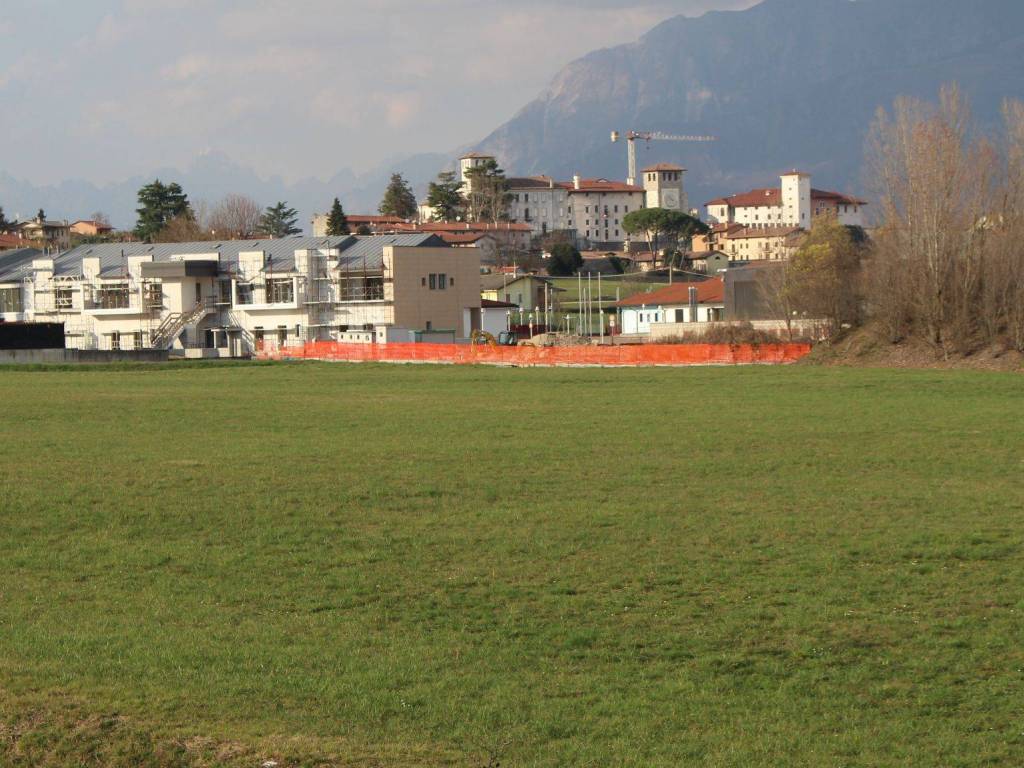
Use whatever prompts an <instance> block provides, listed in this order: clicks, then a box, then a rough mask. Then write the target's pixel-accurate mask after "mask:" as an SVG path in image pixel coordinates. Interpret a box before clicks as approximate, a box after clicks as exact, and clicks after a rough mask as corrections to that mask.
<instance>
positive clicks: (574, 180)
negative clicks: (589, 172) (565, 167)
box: [572, 174, 580, 189]
mask: <svg viewBox="0 0 1024 768" xmlns="http://www.w3.org/2000/svg"><path fill="white" fill-rule="evenodd" d="M572 186H573V189H579V188H580V177H579V174H577V175H575V176H573V177H572Z"/></svg>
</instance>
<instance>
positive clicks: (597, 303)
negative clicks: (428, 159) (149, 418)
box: [0, 134, 868, 358]
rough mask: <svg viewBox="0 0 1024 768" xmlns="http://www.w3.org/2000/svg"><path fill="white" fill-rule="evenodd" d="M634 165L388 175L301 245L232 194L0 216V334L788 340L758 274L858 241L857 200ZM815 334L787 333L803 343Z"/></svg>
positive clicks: (787, 322) (163, 345) (789, 327)
mask: <svg viewBox="0 0 1024 768" xmlns="http://www.w3.org/2000/svg"><path fill="white" fill-rule="evenodd" d="M632 135H634V134H631V136H632ZM637 135H638V134H637ZM613 138H614V137H613ZM634 162H635V161H634V159H633V154H632V147H631V153H630V163H631V166H630V169H629V174H630V176H629V178H627V179H626V180H624V181H619V180H614V179H606V178H589V177H583V176H580V175H574V176H573V178H572V179H569V180H556V179H555V178H553V177H550V176H545V175H537V176H528V177H517V176H508V175H506V174H505V172H504V171H503V170H502V169H501V167H500V166H499V164H498V160H497V158H496V157H493V156H490V155H486V154H481V153H476V152H473V153H468V154H466V155H464V156H463V157H462V158H460V160H459V165H458V168H459V170H458V172H457V173H453V172H442V173H441V174H439V176H438V178H437V180H436V181H435V182H433V183H431V184H430V185H429V188H428V189H427V192H426V195H425V196H424V197H423V198H421V199H419V200H417V198H416V196H415V195H414V193H413V191H412V189H411V188H410V186H409V185H408V184H407V183H406V182H405V180H404V179H403V178H402V177H401V176H400V175H398V174H395V175H394V176H393V177H392V180H391V183H390V185H389V186H388V188H387V190H386V191H385V193H384V197H383V200H382V203H381V205H380V207H379V210H378V211H377V212H376V213H373V214H362V213H360V214H349V213H346V212H345V210H344V207H343V206H342V204H341V201H340V200H338V199H335V200H334V203H333V205H332V206H331V207H330V209H329V211H328V212H327V213H322V214H320V213H318V214H314V215H313V216H312V218H311V221H310V222H309V234H308V235H303V234H302V233H301V231H300V228H299V226H298V215H297V212H296V211H295V210H294V209H291V208H289V207H288V205H287V203H285V202H280V203H278V204H277V205H276V206H270V207H268V208H266V209H262V208H261V207H260V206H259V205H258V204H257V203H256V202H255V201H253V200H250V199H249V198H247V197H245V196H244V195H233V196H229V198H227V199H225V200H224V201H222V202H221V203H220V204H219V205H218V206H216V207H215V208H214V209H213V211H212V212H209V213H203V214H200V213H199V212H197V210H196V208H195V207H194V206H193V204H192V203H191V202H190V201H189V200H188V198H187V195H186V194H185V192H184V191H183V190H181V188H180V187H179V186H178V185H176V184H173V183H171V184H167V185H165V184H162V183H161V182H159V181H156V182H154V183H153V184H151V185H147V187H145V188H144V189H142V190H140V193H139V204H140V208H139V221H138V224H137V226H136V227H135V229H134V230H132V231H117V230H115V228H114V227H113V226H112V225H111V224H110V222H109V220H108V219H107V217H106V216H105V215H104V214H102V213H99V212H97V213H94V214H93V215H91V216H90V217H89V218H88V219H81V220H76V221H73V222H71V221H67V220H54V219H52V218H50V217H47V215H46V213H45V212H44V211H42V210H40V211H39V212H38V214H37V215H36V216H35V217H33V218H31V219H27V220H18V219H17V218H15V220H12V221H8V220H7V219H6V218H3V217H0V222H2V224H0V246H2V247H3V249H4V250H2V251H0V322H3V323H8V324H10V323H33V324H39V323H47V324H54V325H60V326H61V327H62V328H63V336H64V339H63V341H64V345H65V347H66V348H68V349H78V350H102V351H109V352H129V351H143V350H150V351H154V350H155V351H158V352H165V353H166V354H168V355H170V356H172V357H186V358H195V357H249V356H252V355H254V354H257V353H259V352H263V351H266V350H268V349H274V350H286V349H288V348H291V347H298V346H301V345H303V344H306V343H310V342H320V341H334V342H339V343H367V344H388V343H396V342H414V343H429V342H434V343H437V342H447V343H486V344H492V345H493V344H501V345H522V344H528V345H552V344H565V343H573V344H581V343H597V344H644V343H648V342H657V341H663V340H666V339H673V338H681V337H686V336H692V335H694V334H697V335H700V334H706V333H708V332H709V331H710V330H711V329H712V328H718V327H721V326H728V325H730V324H732V325H736V324H743V325H744V327H751V326H753V325H754V324H756V325H757V327H758V329H759V330H761V331H765V332H767V333H769V334H776V335H778V336H781V335H782V334H783V332H785V335H786V338H789V339H792V338H793V331H794V320H793V319H792V318H790V317H788V316H787V317H780V316H779V313H778V312H776V311H774V309H773V306H772V302H771V300H770V297H769V296H768V294H767V293H766V291H765V284H766V283H767V282H768V281H766V279H765V277H764V276H765V274H767V273H766V272H765V267H766V266H768V267H770V266H771V265H772V264H781V263H785V262H786V261H787V260H789V259H790V258H791V257H792V256H793V255H794V254H795V253H796V252H797V250H798V249H799V248H800V247H801V244H802V243H803V242H805V241H806V239H807V237H808V234H809V232H810V231H811V229H812V228H813V227H814V226H815V222H817V221H820V220H824V219H828V220H830V221H833V222H837V223H838V224H840V225H842V226H843V227H846V228H849V229H851V230H855V231H858V232H861V233H862V232H863V231H864V224H865V208H866V207H867V205H868V204H867V202H866V201H864V200H862V199H860V198H857V197H854V196H851V195H846V194H842V193H839V192H833V191H826V190H821V189H817V188H814V187H813V186H812V185H811V177H810V175H808V174H806V173H801V172H799V171H788V172H785V173H782V174H781V175H780V180H779V185H778V186H777V187H771V188H764V189H754V190H750V191H747V192H738V193H735V194H731V195H728V196H724V197H721V198H717V199H714V200H710V201H708V202H707V203H706V204H705V205H704V206H703V209H702V210H699V209H695V208H690V207H689V200H688V195H687V191H686V184H685V178H686V169H685V168H684V167H683V166H682V165H678V164H673V163H664V162H663V163H658V164H655V165H651V166H649V167H645V168H642V169H640V170H639V173H638V172H637V170H636V169H635V168H634V167H633V165H632V164H633V163H634ZM636 176H639V179H638V178H636ZM825 320H826V318H808V317H807V316H806V314H804V316H802V317H799V318H796V320H795V322H796V324H797V328H798V330H799V331H800V334H801V335H803V336H813V335H815V334H818V335H820V334H821V333H822V330H821V327H822V324H823V323H824V321H825Z"/></svg>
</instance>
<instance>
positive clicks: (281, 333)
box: [277, 325, 288, 347]
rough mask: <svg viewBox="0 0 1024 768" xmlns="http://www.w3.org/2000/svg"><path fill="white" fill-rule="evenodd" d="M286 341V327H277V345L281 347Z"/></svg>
mask: <svg viewBox="0 0 1024 768" xmlns="http://www.w3.org/2000/svg"><path fill="white" fill-rule="evenodd" d="M287 341H288V326H286V325H279V326H277V343H278V344H279V345H281V346H282V347H283V346H284V345H285V343H286V342H287Z"/></svg>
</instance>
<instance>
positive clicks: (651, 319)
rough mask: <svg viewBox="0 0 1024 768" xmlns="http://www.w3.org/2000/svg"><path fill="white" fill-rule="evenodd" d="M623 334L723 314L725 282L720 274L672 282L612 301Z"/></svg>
mask: <svg viewBox="0 0 1024 768" xmlns="http://www.w3.org/2000/svg"><path fill="white" fill-rule="evenodd" d="M615 308H616V309H617V310H618V312H619V327H620V328H621V329H622V333H624V334H643V333H650V331H651V326H652V325H658V324H661V323H712V322H718V321H721V320H722V319H723V317H724V315H725V283H724V281H723V280H722V278H720V277H715V278H711V279H710V280H704V281H702V282H699V283H676V284H675V285H668V286H665V287H663V288H659V289H658V290H655V291H651V292H650V293H638V294H635V295H633V296H630V297H628V298H625V299H622V300H621V301H619V302H616V304H615Z"/></svg>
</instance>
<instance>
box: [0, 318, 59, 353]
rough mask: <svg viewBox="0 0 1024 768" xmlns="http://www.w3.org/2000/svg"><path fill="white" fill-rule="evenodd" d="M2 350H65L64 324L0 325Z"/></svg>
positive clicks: (0, 346) (0, 347)
mask: <svg viewBox="0 0 1024 768" xmlns="http://www.w3.org/2000/svg"><path fill="white" fill-rule="evenodd" d="M0 349H64V323H0Z"/></svg>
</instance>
